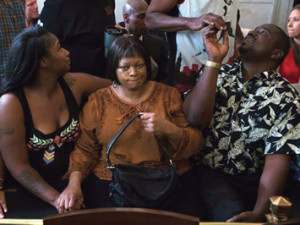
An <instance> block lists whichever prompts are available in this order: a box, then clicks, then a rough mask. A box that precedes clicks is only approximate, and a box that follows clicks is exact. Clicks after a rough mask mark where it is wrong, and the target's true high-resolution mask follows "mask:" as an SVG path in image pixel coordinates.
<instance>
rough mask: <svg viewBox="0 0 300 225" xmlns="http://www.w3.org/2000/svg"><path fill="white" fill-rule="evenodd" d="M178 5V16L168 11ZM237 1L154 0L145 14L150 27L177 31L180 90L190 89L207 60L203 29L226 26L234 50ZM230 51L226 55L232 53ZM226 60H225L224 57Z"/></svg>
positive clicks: (176, 72) (177, 74)
mask: <svg viewBox="0 0 300 225" xmlns="http://www.w3.org/2000/svg"><path fill="white" fill-rule="evenodd" d="M176 5H177V6H178V10H179V17H172V16H169V15H167V13H168V12H169V11H170V10H171V9H172V8H173V7H174V6H176ZM237 10H238V1H237V0H222V1H221V0H201V1H200V0H189V1H183V0H152V1H151V3H150V5H149V8H148V11H147V15H146V25H147V27H148V28H149V29H159V30H164V31H177V37H176V42H177V54H176V63H175V74H174V82H175V85H176V87H177V89H178V90H179V91H180V92H182V93H183V92H185V91H187V90H189V89H191V88H192V87H193V86H194V84H195V81H196V79H197V77H198V76H199V71H200V69H201V68H202V65H203V64H204V63H205V61H206V60H207V54H206V52H205V48H204V45H203V39H202V31H201V30H202V29H203V28H204V27H206V26H208V25H215V27H216V28H217V29H220V30H225V29H227V31H228V33H229V45H230V49H232V50H233V45H234V40H235V36H236V32H235V31H236V24H237ZM231 55H232V52H229V54H228V55H227V56H231ZM225 60H226V59H225Z"/></svg>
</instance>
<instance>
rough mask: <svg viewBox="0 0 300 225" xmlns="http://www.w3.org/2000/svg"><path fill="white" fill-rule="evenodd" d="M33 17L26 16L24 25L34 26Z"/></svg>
mask: <svg viewBox="0 0 300 225" xmlns="http://www.w3.org/2000/svg"><path fill="white" fill-rule="evenodd" d="M35 20H36V19H35V18H27V19H26V20H25V26H26V27H27V28H28V27H32V26H34V25H35V24H34V22H35Z"/></svg>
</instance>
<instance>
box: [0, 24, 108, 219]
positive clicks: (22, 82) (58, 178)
mask: <svg viewBox="0 0 300 225" xmlns="http://www.w3.org/2000/svg"><path fill="white" fill-rule="evenodd" d="M69 69H70V59H69V52H68V51H67V50H65V49H64V48H61V47H60V44H59V41H58V39H57V38H56V37H55V36H54V35H53V34H51V33H49V32H47V31H46V30H45V29H44V28H42V27H39V26H36V27H33V28H29V29H25V30H24V31H23V32H21V33H20V34H19V35H18V36H17V37H16V39H15V41H14V42H13V44H12V47H11V51H10V53H9V60H8V64H7V71H6V76H5V78H4V80H3V83H2V96H1V99H0V134H1V135H0V149H1V154H2V157H3V160H4V162H5V165H6V166H7V168H8V170H9V172H10V173H8V174H7V176H6V178H5V189H6V190H7V192H6V200H7V206H8V209H9V211H8V213H7V217H8V218H41V217H43V216H46V215H50V214H53V213H56V212H57V211H62V210H61V209H60V207H59V206H58V205H57V200H58V198H59V195H60V192H61V191H62V190H63V189H64V187H65V186H66V185H65V184H66V182H65V181H64V180H63V179H62V178H63V175H64V173H65V172H66V171H67V169H68V162H69V155H70V152H71V151H72V150H73V147H74V141H75V140H76V139H77V137H78V135H79V107H80V105H81V103H82V99H83V98H84V97H86V96H88V95H89V94H90V93H92V92H94V91H95V90H97V89H99V88H103V87H106V86H108V85H110V84H111V82H110V81H108V80H106V79H102V78H98V77H95V76H90V75H87V74H82V73H68V71H69ZM0 162H1V160H0ZM0 166H2V167H3V165H1V164H0ZM0 178H2V177H0ZM0 215H1V214H0Z"/></svg>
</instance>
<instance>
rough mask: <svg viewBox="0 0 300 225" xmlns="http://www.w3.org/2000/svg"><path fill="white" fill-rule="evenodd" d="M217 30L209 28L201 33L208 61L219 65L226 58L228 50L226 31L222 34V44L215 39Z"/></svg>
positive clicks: (213, 27) (212, 27)
mask: <svg viewBox="0 0 300 225" xmlns="http://www.w3.org/2000/svg"><path fill="white" fill-rule="evenodd" d="M218 31H219V30H218V29H217V28H216V27H215V26H209V27H207V28H206V29H205V30H204V31H203V42H204V45H205V49H206V51H207V54H208V59H209V60H210V61H213V62H218V63H221V62H222V60H223V59H224V57H225V56H226V54H227V52H228V48H229V40H228V33H227V31H224V32H222V37H223V42H222V43H221V42H219V40H218V38H217V33H218Z"/></svg>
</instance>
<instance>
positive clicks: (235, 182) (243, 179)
mask: <svg viewBox="0 0 300 225" xmlns="http://www.w3.org/2000/svg"><path fill="white" fill-rule="evenodd" d="M198 175H199V181H200V199H201V201H202V202H203V203H204V205H205V211H206V213H207V219H208V221H226V220H228V219H230V218H231V217H233V216H235V215H237V214H239V213H241V212H244V211H249V210H252V209H253V208H254V205H255V202H256V197H257V191H258V184H259V179H260V175H247V176H241V175H237V176H236V175H235V176H230V175H227V174H225V173H223V172H217V171H214V170H212V169H209V168H203V167H198Z"/></svg>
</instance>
